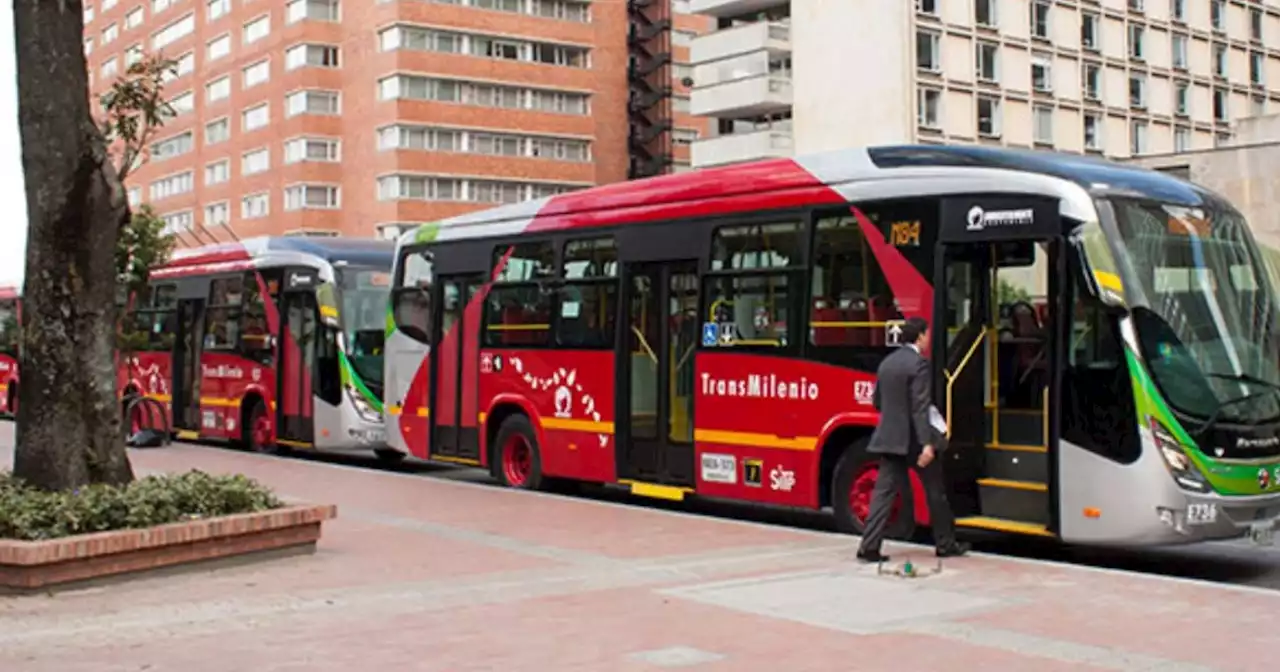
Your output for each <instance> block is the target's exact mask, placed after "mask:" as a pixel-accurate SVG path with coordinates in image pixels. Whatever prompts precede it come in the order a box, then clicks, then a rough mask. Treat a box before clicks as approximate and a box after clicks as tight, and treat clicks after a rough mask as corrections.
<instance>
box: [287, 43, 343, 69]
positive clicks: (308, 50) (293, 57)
mask: <svg viewBox="0 0 1280 672" xmlns="http://www.w3.org/2000/svg"><path fill="white" fill-rule="evenodd" d="M307 66H311V67H316V68H337V67H339V63H338V48H337V47H335V46H331V45H327V44H298V45H294V46H292V47H289V50H288V51H286V52H284V69H285V70H296V69H298V68H302V67H307Z"/></svg>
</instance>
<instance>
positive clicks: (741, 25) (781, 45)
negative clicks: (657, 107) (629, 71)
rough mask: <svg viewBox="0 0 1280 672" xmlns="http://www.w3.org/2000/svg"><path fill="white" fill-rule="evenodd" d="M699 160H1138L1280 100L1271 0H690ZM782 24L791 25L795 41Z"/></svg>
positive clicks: (1277, 9)
mask: <svg viewBox="0 0 1280 672" xmlns="http://www.w3.org/2000/svg"><path fill="white" fill-rule="evenodd" d="M692 8H693V10H694V11H695V12H697V13H700V14H703V15H706V16H709V17H713V18H714V19H715V20H716V21H717V30H716V31H714V32H712V33H709V34H707V35H705V36H702V37H700V38H698V39H697V40H695V42H694V44H693V48H692V57H693V61H694V71H695V77H694V85H693V90H692V109H693V111H694V112H695V113H700V114H706V115H709V116H712V117H715V118H716V119H717V121H716V123H715V124H713V129H714V131H716V132H717V133H718V137H709V138H706V139H703V140H701V141H699V142H698V143H697V144H695V145H694V148H693V158H694V163H695V165H716V164H723V163H731V162H736V161H742V160H750V159H755V158H761V157H764V156H773V155H786V154H789V153H791V152H792V151H795V152H801V153H804V152H809V151H815V150H817V149H827V148H838V147H849V146H857V145H869V144H884V143H897V142H925V143H929V142H940V143H989V144H998V145H1008V146H1014V147H1027V148H1045V149H1056V150H1059V151H1068V152H1090V153H1097V154H1101V155H1106V156H1108V157H1112V158H1130V157H1135V156H1142V155H1147V154H1163V153H1172V152H1184V151H1191V150H1203V149H1208V148H1212V147H1214V146H1215V145H1217V144H1219V143H1222V142H1224V141H1225V140H1226V139H1227V138H1229V137H1230V135H1231V130H1232V126H1233V124H1234V123H1235V122H1236V121H1237V120H1239V119H1241V118H1243V117H1252V116H1258V115H1261V114H1265V113H1267V111H1269V110H1272V109H1274V107H1275V106H1277V104H1280V2H1276V1H1275V0H1265V1H1263V0H913V1H910V2H908V1H906V0H796V1H794V2H788V1H787V0H692ZM784 38H786V39H784Z"/></svg>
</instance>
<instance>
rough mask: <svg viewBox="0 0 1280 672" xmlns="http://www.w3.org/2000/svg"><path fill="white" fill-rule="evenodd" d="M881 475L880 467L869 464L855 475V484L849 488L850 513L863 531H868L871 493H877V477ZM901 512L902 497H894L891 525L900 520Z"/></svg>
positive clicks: (890, 517)
mask: <svg viewBox="0 0 1280 672" xmlns="http://www.w3.org/2000/svg"><path fill="white" fill-rule="evenodd" d="M879 475H880V465H879V464H876V463H875V462H868V463H866V464H864V465H862V466H861V467H859V468H858V471H857V473H855V474H854V475H853V483H852V484H850V486H849V511H850V512H852V513H853V517H854V519H855V520H857V521H858V526H859V527H861V528H863V529H866V525H867V516H868V515H870V514H871V493H873V492H875V489H876V477H877V476H879ZM901 510H902V495H901V494H899V495H898V496H897V497H894V499H893V510H891V511H890V512H889V522H890V523H891V524H892V523H894V522H896V521H897V520H898V513H899V512H900V511H901Z"/></svg>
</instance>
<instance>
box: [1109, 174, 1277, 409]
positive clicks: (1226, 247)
mask: <svg viewBox="0 0 1280 672" xmlns="http://www.w3.org/2000/svg"><path fill="white" fill-rule="evenodd" d="M1113 204H1114V206H1115V213H1116V225H1117V228H1118V229H1119V232H1120V237H1121V239H1122V240H1123V243H1124V246H1125V248H1126V249H1125V251H1126V257H1127V261H1128V266H1129V269H1128V270H1129V271H1130V273H1131V275H1132V277H1130V278H1128V282H1127V283H1126V284H1130V283H1132V284H1136V287H1135V288H1134V289H1136V290H1139V291H1131V292H1130V302H1131V305H1132V306H1133V312H1132V315H1133V322H1134V327H1135V330H1136V332H1137V335H1138V340H1139V342H1140V344H1141V350H1142V356H1143V359H1144V361H1145V362H1146V365H1147V369H1148V370H1149V371H1150V372H1151V376H1152V378H1153V379H1154V380H1155V383H1156V385H1157V386H1158V387H1159V388H1160V392H1161V393H1162V394H1163V395H1164V397H1165V399H1166V400H1167V401H1168V402H1169V403H1170V405H1171V406H1173V407H1174V408H1175V409H1176V410H1178V411H1180V412H1181V413H1183V414H1185V415H1188V416H1191V417H1192V418H1194V419H1198V420H1200V421H1202V422H1204V423H1206V424H1207V423H1209V422H1215V421H1216V422H1232V423H1260V422H1269V421H1274V420H1277V419H1280V362H1278V360H1277V357H1278V356H1280V337H1278V335H1277V319H1278V318H1277V315H1276V308H1277V301H1276V295H1275V286H1274V284H1273V283H1272V281H1271V276H1270V272H1269V270H1268V267H1267V265H1266V262H1265V261H1264V260H1263V258H1262V256H1261V254H1260V253H1259V251H1258V247H1257V245H1256V244H1255V243H1254V241H1253V237H1252V234H1251V233H1250V231H1249V226H1248V223H1247V222H1246V221H1245V220H1244V218H1243V217H1241V216H1240V214H1239V213H1238V212H1236V211H1235V210H1233V209H1231V208H1230V207H1229V206H1221V207H1212V208H1202V207H1196V208H1188V207H1183V206H1175V205H1170V204H1162V203H1156V202H1152V201H1141V200H1135V199H1115V200H1113Z"/></svg>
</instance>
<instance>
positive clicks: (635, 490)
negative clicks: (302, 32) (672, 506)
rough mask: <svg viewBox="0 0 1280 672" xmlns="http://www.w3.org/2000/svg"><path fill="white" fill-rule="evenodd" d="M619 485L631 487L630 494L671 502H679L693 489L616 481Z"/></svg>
mask: <svg viewBox="0 0 1280 672" xmlns="http://www.w3.org/2000/svg"><path fill="white" fill-rule="evenodd" d="M618 483H619V484H621V485H629V486H631V494H633V495H639V496H641V497H652V498H654V499H665V500H669V501H672V502H679V501H682V500H683V499H684V496H685V495H686V494H688V493H692V492H693V488H677V487H674V486H670V485H658V484H657V483H642V482H640V481H628V480H621V481H618Z"/></svg>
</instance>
